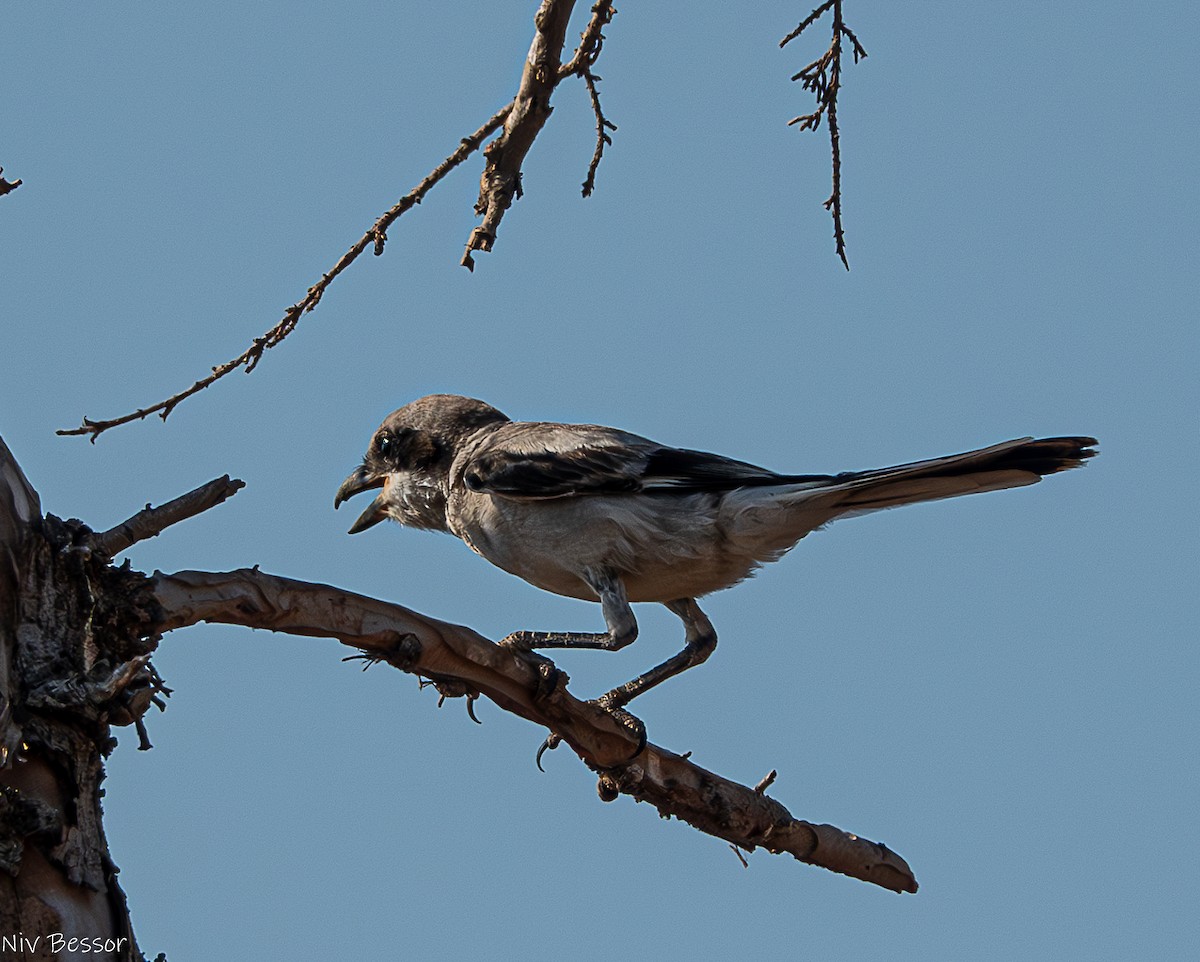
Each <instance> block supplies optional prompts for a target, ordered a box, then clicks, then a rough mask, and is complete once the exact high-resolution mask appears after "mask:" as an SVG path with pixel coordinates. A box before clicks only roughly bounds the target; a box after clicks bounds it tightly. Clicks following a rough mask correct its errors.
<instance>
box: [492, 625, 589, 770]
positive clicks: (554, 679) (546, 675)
mask: <svg viewBox="0 0 1200 962" xmlns="http://www.w3.org/2000/svg"><path fill="white" fill-rule="evenodd" d="M531 634H533V632H528V631H514V632H513V633H512V634H511V635H508V636H507V637H505V638H502V639H500V641H499V642H497V644H498V645H499V646H500V647H501V648H507V649H508V650H509V651H511V652H514V653H515V654H516V655H517V656H518V657H519V658H521V659H522V660H524V661H526V662H528V663H529V664H530V666H531V667H532V668H533V669H534V670H535V671H536V672H537V684H536V686H535V687H534V690H533V700H534V701H535V702H536V701H542V700H543V699H546V698H549V697H550V696H551V695H552V694H554V692H555V691H556V690H557V689H559V688H565V687H566V684H567V682H569V681H570V680H571V679H570V678H569V677H568V676H567V673H566V672H565V671H563V670H562V669H561V668H558V667H557V666H556V665H555V664H554V662H552V661H551V660H550V659H549V658H547V657H546V656H545V655H539V654H538V653H537V652H536V651H533V650H532V649H531V648H530V647H529V642H528V640H527V638H526V637H524V636H527V635H531ZM551 747H554V746H551Z"/></svg>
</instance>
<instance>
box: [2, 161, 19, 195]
mask: <svg viewBox="0 0 1200 962" xmlns="http://www.w3.org/2000/svg"><path fill="white" fill-rule="evenodd" d="M3 173H4V168H3V167H0V174H3ZM21 183H22V181H21V180H20V179H19V178H18V179H17V180H5V179H4V178H3V177H2V176H0V197H3V196H4V195H5V194H7V193H9V192H10V191H14V190H16V189H17V188H18V187H20V186H21Z"/></svg>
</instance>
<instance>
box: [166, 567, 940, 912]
mask: <svg viewBox="0 0 1200 962" xmlns="http://www.w3.org/2000/svg"><path fill="white" fill-rule="evenodd" d="M149 587H150V590H151V592H152V594H153V597H154V599H155V601H156V602H157V604H158V605H159V606H161V614H160V618H159V620H158V622H157V623H155V624H150V625H147V626H146V629H145V630H147V631H155V632H158V631H170V630H173V629H176V628H181V627H184V626H186V625H192V624H196V623H198V622H201V621H209V622H219V623H224V624H236V625H244V626H246V627H251V628H267V629H270V630H272V631H281V632H287V633H289V634H296V635H307V636H317V637H333V638H336V639H338V640H339V641H341V642H342V643H343V644H345V645H349V646H351V647H353V648H356V649H360V650H362V651H364V652H365V653H366V656H367V657H368V658H369V659H371V660H373V661H386V662H387V663H389V664H391V665H393V666H394V667H396V668H399V669H401V670H402V671H406V672H410V673H413V674H416V675H418V676H423V677H425V678H429V679H431V680H432V682H433V683H434V685H435V686H437V688H438V689H439V691H440V692H441V693H442V694H443V696H449V697H456V696H466V697H467V698H468V699H469V700H473V699H474V697H477V696H478V695H480V694H482V695H486V696H487V697H488V698H489V699H491V700H492V701H493V702H495V703H496V704H497V705H499V706H500V707H501V708H503V709H504V710H506V711H510V712H513V713H514V714H517V715H520V716H521V717H522V718H526V719H528V720H530V721H532V722H534V723H535V724H538V725H541V726H544V727H545V728H547V729H548V730H549V731H550V732H551V737H552V739H554V740H555V741H560V740H561V741H565V742H566V743H567V744H568V745H570V746H571V748H572V749H573V750H574V751H575V753H576V754H577V755H578V756H579V757H580V758H581V759H582V760H583V761H584V763H585V764H586V765H587V766H588V767H589V768H591V769H592V770H593V771H595V772H597V773H598V774H599V776H600V778H599V783H598V786H597V788H598V791H599V793H600V797H601V798H602V799H604V800H606V801H611V800H613V799H615V798H616V797H617V795H619V794H622V793H624V794H627V795H631V796H632V797H633V798H635V799H636V800H638V801H645V802H649V803H650V804H652V805H653V806H654V807H655V808H657V809H658V811H659V813H660V814H661V815H663V816H664V817H666V816H674V817H676V818H678V819H681V820H682V821H685V822H687V823H688V824H690V825H692V826H694V827H695V828H698V829H699V830H700V831H702V832H705V833H707V834H709V835H713V836H715V837H717V838H721V839H724V840H725V841H727V842H730V843H732V844H734V845H736V846H738V847H739V848H741V849H743V850H745V851H753V850H754V849H755V848H756V847H762V848H765V849H766V850H767V851H769V852H772V853H776V854H778V853H784V852H786V853H789V854H791V855H792V856H794V857H795V858H797V859H799V860H800V861H803V862H807V863H809V864H811V865H818V866H821V867H823V868H827V869H829V870H830V871H833V872H838V873H841V874H843V875H848V876H851V877H853V878H858V879H862V880H863V881H867V882H871V883H873V884H875V885H879V886H882V887H883V888H887V889H890V890H892V891H894V892H915V891H916V890H917V883H916V880H915V879H914V877H913V875H912V872H911V870H910V869H909V868H908V865H907V864H906V863H905V862H904V860H903V859H902V858H900V857H899V856H898V855H896V854H895V853H893V852H891V851H890V850H889V849H888V848H887V847H886V846H884V845H881V844H878V843H875V842H869V841H867V840H866V839H862V838H859V837H858V836H856V835H851V834H848V833H846V832H843V831H841V830H840V829H837V828H834V827H833V826H831V825H815V824H813V823H811V822H806V821H802V820H800V819H796V818H793V817H792V815H791V814H790V813H789V812H788V811H787V809H786V808H784V807H783V805H781V804H780V803H779V802H777V801H775V800H774V799H772V798H770V797H769V796H767V795H766V791H765V790H766V784H762V783H760V785H759V786H758V787H756V788H749V787H747V786H745V785H740V784H738V783H736V782H732V781H729V780H728V779H725V778H722V777H721V776H719V775H716V774H714V773H712V772H709V771H706V770H705V769H703V768H700V767H699V766H698V765H696V764H694V763H693V762H691V761H690V759H689V758H688V757H687V756H684V755H677V754H675V753H673V752H670V751H667V750H666V749H663V748H660V747H658V746H656V745H652V744H648V743H647V744H646V745H645V746H644V748H641V749H640V750H639V745H638V741H637V738H636V736H634V735H633V734H632V733H631V732H630V730H629V729H628V728H626V727H625V726H623V725H621V724H620V723H618V722H617V721H616V720H615V719H614V718H613V717H612V716H611V715H610V714H608V713H607V712H605V711H604V710H602V709H601V708H599V707H598V706H596V705H594V704H592V703H590V702H586V701H580V700H579V699H577V698H575V697H574V696H573V695H571V694H570V692H568V691H567V689H566V683H567V678H566V676H565V675H564V674H562V673H561V672H560V671H558V670H557V669H554V668H553V667H552V666H551V665H549V663H548V662H547V661H546V660H545V659H542V658H540V657H538V656H530V655H528V654H525V653H521V652H517V651H514V650H512V649H510V648H502V647H500V646H499V645H496V644H493V643H492V642H490V641H488V640H487V639H486V638H483V637H482V636H481V635H479V634H477V633H476V632H474V631H472V630H471V629H469V628H464V627H459V626H457V625H451V624H447V623H445V622H441V621H437V620H435V619H432V618H428V617H426V616H424V615H419V614H417V613H415V612H413V611H409V610H408V609H406V608H403V607H401V606H399V605H394V604H389V603H387V602H383V601H378V600H375V599H372V598H367V597H364V596H361V595H355V594H350V593H347V592H343V591H340V590H338V589H335V588H331V587H328V586H325V585H315V584H309V583H306V582H301V581H293V580H290V579H286V578H279V577H275V576H272V575H267V574H264V573H262V572H260V571H257V570H247V569H242V570H239V571H232V572H201V571H181V572H176V573H174V574H162V573H158V572H156V573H155V574H154V575H153V576H152V577H151V579H150V585H149ZM764 781H765V780H764Z"/></svg>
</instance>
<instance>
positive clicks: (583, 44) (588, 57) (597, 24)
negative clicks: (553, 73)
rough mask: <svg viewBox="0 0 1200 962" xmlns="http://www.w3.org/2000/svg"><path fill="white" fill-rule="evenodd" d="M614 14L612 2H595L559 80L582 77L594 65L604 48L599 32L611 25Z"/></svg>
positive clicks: (607, 0)
mask: <svg viewBox="0 0 1200 962" xmlns="http://www.w3.org/2000/svg"><path fill="white" fill-rule="evenodd" d="M616 13H617V10H616V8H615V7H614V6H613V0H597V3H595V4H593V6H592V18H591V19H590V20H589V21H588V23H587V26H586V27H584V28H583V33H581V34H580V35H579V46H578V47H576V48H575V54H574V56H573V57H571V59H570V61H568V62H567V63H565V64H564V65H563V66H562V68H561V69H560V70H559V77H560V78H563V77H569V76H571V74H579V75H581V76H582V75H583V72H584V71H585V70H586V69H587V68H589V67H591V66H593V65H594V64H595V63H596V60H597V59H598V58H599V56H600V50H601V48H602V47H603V46H604V34H603V33H601V31H602V30H603V29H604V28H605V27H607V26H608V25H609V24H610V23H612V18H613V17H614V16H616Z"/></svg>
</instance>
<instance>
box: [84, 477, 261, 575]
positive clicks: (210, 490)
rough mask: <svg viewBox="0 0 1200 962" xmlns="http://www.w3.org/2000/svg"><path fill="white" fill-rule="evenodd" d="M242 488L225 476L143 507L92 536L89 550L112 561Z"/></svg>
mask: <svg viewBox="0 0 1200 962" xmlns="http://www.w3.org/2000/svg"><path fill="white" fill-rule="evenodd" d="M245 486H246V482H245V481H239V480H237V479H236V478H234V479H230V477H229V475H227V474H226V475H223V476H221V477H219V478H216V479H214V480H212V481H209V482H208V484H202V485H201V486H200V487H198V488H196V489H195V490H194V491H189V492H188V493H187V494H184V495H181V496H180V497H178V498H176V499H175V500H174V501H168V502H167V503H166V504H164V505H160V506H159V507H157V508H152V507H150V505H146V507H145V508H144V509H142V510H141V511H139V512H138V513H137V514H135V515H134V516H133V517H132V518H129V519H127V520H125V521H122V522H121V523H120V524H119V525H117V526H116V527H115V528H109V529H108V530H107V531H102V532H100V533H99V534H96V535H93V537H92V547H93V548H94V549H95V550H97V551H99V552H101V553H102V554H104V555H106V556H107V557H109V558H115V557H116V556H117V555H119V554H120V553H121V552H122V551H125V550H126V549H127V548H129V547H130V546H131V545H135V544H137V543H138V542H139V541H145V540H146V539H147V538H156V537H158V535H160V534H161V533H162V532H163V531H165V530H166V529H167V528H169V527H170V526H171V525H173V524H178V523H179V522H180V521H186V520H187V519H188V518H192V517H195V516H196V515H198V514H200V513H201V512H203V511H207V510H208V509H209V508H215V507H216V506H217V505H218V504H220V503H221V502H222V501H224V500H225V499H226V498H232V497H233V496H234V495H235V494H237V493H238V491H240V490H241V489H242V488H244V487H245Z"/></svg>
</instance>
